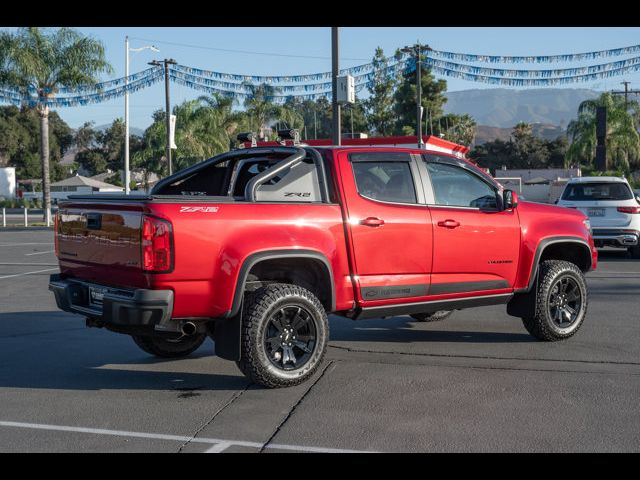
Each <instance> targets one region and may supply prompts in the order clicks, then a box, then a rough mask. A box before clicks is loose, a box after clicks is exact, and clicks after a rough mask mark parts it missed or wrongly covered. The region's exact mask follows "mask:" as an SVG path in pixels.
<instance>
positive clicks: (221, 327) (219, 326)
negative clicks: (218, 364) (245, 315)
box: [213, 302, 244, 362]
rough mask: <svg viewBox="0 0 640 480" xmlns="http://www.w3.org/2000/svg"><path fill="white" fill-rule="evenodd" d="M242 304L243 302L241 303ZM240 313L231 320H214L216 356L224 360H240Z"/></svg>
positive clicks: (241, 308) (241, 307)
mask: <svg viewBox="0 0 640 480" xmlns="http://www.w3.org/2000/svg"><path fill="white" fill-rule="evenodd" d="M243 303H244V302H243ZM242 311H243V305H241V306H240V311H239V312H238V314H237V315H234V316H233V317H231V318H221V319H219V320H216V323H215V328H214V330H213V341H214V342H215V352H216V356H218V357H220V358H224V359H225V360H233V361H236V362H237V361H238V360H240V342H241V341H242Z"/></svg>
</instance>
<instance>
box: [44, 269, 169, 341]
mask: <svg viewBox="0 0 640 480" xmlns="http://www.w3.org/2000/svg"><path fill="white" fill-rule="evenodd" d="M90 288H95V289H99V290H103V292H104V293H103V297H102V302H101V303H100V302H92V301H91V300H90V290H89V289H90ZM49 290H51V291H52V292H53V294H54V295H55V298H56V303H57V304H58V308H60V309H61V310H64V311H65V312H71V313H78V314H81V315H84V316H85V317H89V318H92V319H94V320H99V321H100V322H103V323H104V324H107V325H113V326H123V327H129V326H131V327H153V328H154V329H156V330H167V331H175V330H176V326H175V325H173V323H175V322H171V314H172V311H173V291H172V290H145V289H122V288H115V287H106V286H104V285H96V284H92V283H89V282H84V281H81V280H72V279H61V278H60V275H59V274H55V275H51V276H50V278H49Z"/></svg>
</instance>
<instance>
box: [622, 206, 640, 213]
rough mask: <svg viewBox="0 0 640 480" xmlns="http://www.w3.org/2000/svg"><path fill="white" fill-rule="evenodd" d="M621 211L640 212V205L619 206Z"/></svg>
mask: <svg viewBox="0 0 640 480" xmlns="http://www.w3.org/2000/svg"><path fill="white" fill-rule="evenodd" d="M618 211H619V212H620V213H640V207H618Z"/></svg>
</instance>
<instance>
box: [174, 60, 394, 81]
mask: <svg viewBox="0 0 640 480" xmlns="http://www.w3.org/2000/svg"><path fill="white" fill-rule="evenodd" d="M396 63H399V62H397V61H394V63H393V65H395V64H396ZM172 68H173V69H175V70H180V71H182V72H185V73H188V74H191V75H195V76H198V77H208V78H216V79H218V80H226V81H232V82H249V83H302V82H313V81H321V80H324V79H329V80H330V79H331V75H332V73H331V72H322V73H311V74H305V75H280V76H262V75H239V74H235V73H223V72H214V71H211V70H202V69H200V68H193V67H188V66H186V65H180V64H178V65H174V66H173V67H172ZM371 70H373V64H372V63H367V64H364V65H358V66H356V67H351V68H345V69H343V70H340V75H353V76H357V75H360V74H362V73H364V72H369V71H371Z"/></svg>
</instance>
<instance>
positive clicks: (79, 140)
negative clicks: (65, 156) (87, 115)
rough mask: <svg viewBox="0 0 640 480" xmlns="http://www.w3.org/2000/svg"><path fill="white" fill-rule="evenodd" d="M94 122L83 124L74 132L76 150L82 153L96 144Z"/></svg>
mask: <svg viewBox="0 0 640 480" xmlns="http://www.w3.org/2000/svg"><path fill="white" fill-rule="evenodd" d="M94 124H95V122H84V123H83V124H82V126H81V127H80V128H78V129H77V130H76V134H75V138H74V142H75V144H76V147H77V148H78V150H80V151H82V150H85V149H87V148H91V147H93V146H94V144H95V142H96V131H95V130H94V129H93V125H94Z"/></svg>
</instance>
